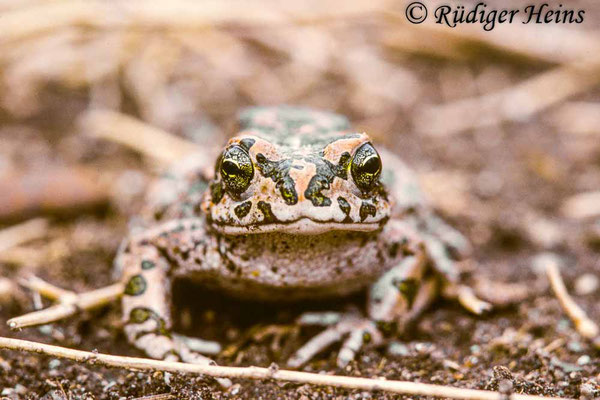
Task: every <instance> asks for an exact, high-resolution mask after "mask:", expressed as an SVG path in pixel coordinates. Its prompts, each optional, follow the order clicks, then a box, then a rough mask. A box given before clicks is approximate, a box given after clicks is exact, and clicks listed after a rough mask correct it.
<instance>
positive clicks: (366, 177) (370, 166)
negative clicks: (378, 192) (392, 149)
mask: <svg viewBox="0 0 600 400" xmlns="http://www.w3.org/2000/svg"><path fill="white" fill-rule="evenodd" d="M350 172H351V173H352V179H354V182H356V185H357V186H358V187H359V188H360V190H362V191H364V192H366V191H369V190H371V189H372V188H373V185H374V184H375V182H377V179H379V175H380V174H381V158H380V157H379V154H377V150H375V148H374V147H373V146H372V145H371V144H370V143H365V144H363V145H362V146H360V147H359V149H358V150H357V151H356V153H355V154H354V158H353V159H352V165H351V166H350Z"/></svg>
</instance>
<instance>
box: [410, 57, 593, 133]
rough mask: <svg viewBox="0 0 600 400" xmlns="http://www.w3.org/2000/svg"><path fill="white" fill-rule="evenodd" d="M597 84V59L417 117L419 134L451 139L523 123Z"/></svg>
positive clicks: (545, 73)
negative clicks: (511, 123)
mask: <svg viewBox="0 0 600 400" xmlns="http://www.w3.org/2000/svg"><path fill="white" fill-rule="evenodd" d="M599 83H600V58H599V57H594V58H589V59H586V60H582V61H579V62H574V63H571V64H565V65H562V66H560V67H557V68H555V69H552V70H550V71H547V72H543V73H541V74H539V75H537V76H535V77H533V78H531V79H528V80H526V81H524V82H521V83H519V84H517V85H515V86H513V87H511V88H508V89H505V90H502V91H500V92H496V93H492V94H485V95H483V96H479V97H472V98H468V99H464V100H459V101H456V102H452V103H448V104H443V105H440V106H428V107H425V108H424V109H423V110H422V111H421V112H420V113H419V114H418V115H417V117H416V121H415V122H416V125H417V126H416V127H417V130H418V131H419V132H422V133H426V134H430V135H452V134H457V133H460V132H464V131H468V130H470V129H477V128H485V127H490V126H497V125H499V124H500V123H502V122H505V121H513V122H517V121H523V120H526V119H527V118H530V117H531V116H533V115H535V114H536V113H538V112H540V111H541V110H544V109H546V108H548V107H550V106H552V105H555V104H557V103H560V102H562V101H564V100H566V99H567V98H569V97H571V96H574V95H576V94H579V93H582V92H584V91H586V90H589V89H590V88H591V87H593V86H596V85H597V84H599Z"/></svg>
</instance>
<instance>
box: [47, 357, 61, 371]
mask: <svg viewBox="0 0 600 400" xmlns="http://www.w3.org/2000/svg"><path fill="white" fill-rule="evenodd" d="M58 367H60V360H58V359H56V358H54V359H52V360H50V362H49V363H48V368H50V369H56V368H58Z"/></svg>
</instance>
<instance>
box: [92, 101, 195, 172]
mask: <svg viewBox="0 0 600 400" xmlns="http://www.w3.org/2000/svg"><path fill="white" fill-rule="evenodd" d="M81 125H82V127H83V129H85V130H86V131H87V132H88V133H89V134H90V135H93V136H96V137H100V138H103V139H107V140H110V141H113V142H116V143H119V144H122V145H125V146H128V147H130V148H133V149H135V150H137V151H139V152H141V153H143V154H146V155H149V156H151V157H154V158H156V159H158V160H160V161H162V162H164V163H171V162H173V161H176V160H179V159H181V158H182V157H184V156H186V155H188V154H190V153H192V152H194V151H199V150H200V149H199V146H197V145H195V144H193V143H190V142H188V141H186V140H183V139H180V138H178V137H176V136H173V135H171V134H170V133H168V132H165V131H163V130H161V129H159V128H156V127H154V126H151V125H148V124H146V123H144V122H142V121H139V120H137V119H135V118H133V117H130V116H128V115H125V114H121V113H118V112H114V111H109V110H92V111H89V112H88V113H87V114H85V115H84V116H83V117H82V119H81Z"/></svg>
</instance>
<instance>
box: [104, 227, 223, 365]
mask: <svg viewBox="0 0 600 400" xmlns="http://www.w3.org/2000/svg"><path fill="white" fill-rule="evenodd" d="M196 225H197V224H194V222H187V223H186V222H183V223H182V222H173V223H167V224H165V225H163V226H160V227H158V228H155V229H153V230H150V231H148V232H146V233H144V234H143V235H142V236H139V237H134V238H130V240H129V242H128V243H127V244H126V246H125V247H124V249H123V251H122V252H121V254H120V255H119V256H118V258H117V261H116V262H117V268H118V269H119V270H121V271H122V273H123V282H125V292H124V295H123V300H122V307H123V322H124V325H125V327H124V330H125V334H126V336H127V339H128V340H129V342H130V343H132V344H133V345H135V346H136V347H137V348H139V349H140V350H143V351H144V352H145V353H146V354H148V355H149V356H150V357H152V358H156V359H165V360H181V361H184V362H191V363H200V364H207V363H214V362H213V361H212V360H211V359H209V358H207V357H204V356H202V355H200V354H198V353H196V352H194V351H192V350H190V349H189V348H188V346H187V345H186V344H185V343H184V342H183V341H182V340H181V339H180V338H179V337H176V336H174V335H173V334H172V332H171V324H172V322H171V316H170V305H171V301H170V297H171V296H170V290H171V282H170V275H171V274H170V272H171V269H172V268H173V267H174V264H176V263H177V261H178V260H177V255H176V254H170V253H178V252H180V251H181V248H182V247H178V246H177V242H178V241H181V242H184V240H183V237H182V236H183V235H188V236H189V235H195V236H196V238H195V239H196V241H195V243H197V244H198V245H200V246H201V245H203V243H202V240H203V238H202V236H203V232H202V231H200V230H191V228H192V227H195V226H196ZM190 232H191V233H190ZM185 242H186V243H187V242H189V240H186V241H185ZM181 246H183V244H181ZM173 248H175V250H172V249H173Z"/></svg>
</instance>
